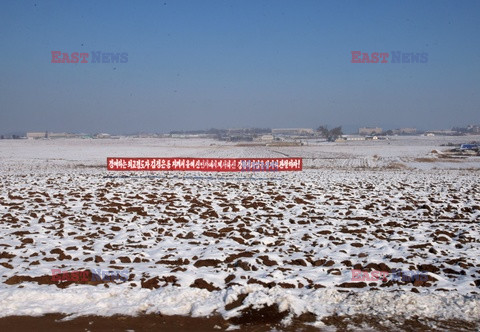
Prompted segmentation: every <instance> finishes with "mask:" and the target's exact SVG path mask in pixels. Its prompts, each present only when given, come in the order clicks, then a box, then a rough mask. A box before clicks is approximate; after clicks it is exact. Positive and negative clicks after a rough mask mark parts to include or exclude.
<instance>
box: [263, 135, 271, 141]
mask: <svg viewBox="0 0 480 332" xmlns="http://www.w3.org/2000/svg"><path fill="white" fill-rule="evenodd" d="M260 140H262V141H273V135H263V136H262V137H260Z"/></svg>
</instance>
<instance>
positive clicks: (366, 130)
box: [358, 127, 383, 135]
mask: <svg viewBox="0 0 480 332" xmlns="http://www.w3.org/2000/svg"><path fill="white" fill-rule="evenodd" d="M382 132H383V129H382V128H379V127H362V128H359V129H358V134H359V135H374V134H381V133H382Z"/></svg>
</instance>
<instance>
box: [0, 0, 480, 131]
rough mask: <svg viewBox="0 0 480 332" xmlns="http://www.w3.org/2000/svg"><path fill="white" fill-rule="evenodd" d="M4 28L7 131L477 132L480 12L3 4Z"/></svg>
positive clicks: (441, 5)
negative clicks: (102, 56) (380, 56)
mask: <svg viewBox="0 0 480 332" xmlns="http://www.w3.org/2000/svg"><path fill="white" fill-rule="evenodd" d="M0 31H1V32H0V47H1V53H0V61H1V64H0V133H9V132H22V131H44V130H49V131H69V132H87V133H94V132H111V133H135V132H168V131H170V130H185V129H187V130H188V129H208V128H211V127H217V128H235V127H317V126H318V125H324V124H326V125H329V126H336V125H342V126H343V127H344V128H345V129H347V131H353V130H355V129H356V128H357V127H359V126H380V127H384V128H398V127H417V128H420V129H435V128H450V127H451V126H459V125H466V124H470V123H480V93H479V91H480V65H479V63H480V43H479V42H478V41H479V36H480V2H479V1H433V0H432V1H385V0H383V1H301V0H300V1H277V0H270V1H261V0H255V1H254V0H251V1H249V0H246V1H208V0H206V1H168V0H165V1H75V2H74V1H14V0H12V1H5V0H3V1H1V2H0ZM51 51H61V52H67V53H72V52H87V53H90V57H91V52H92V51H102V52H126V53H128V62H127V63H116V64H112V63H109V64H104V63H100V64H98V63H91V62H89V63H86V64H80V63H77V64H73V63H70V64H67V63H65V64H57V63H51ZM351 51H362V52H368V53H372V52H388V53H390V52H392V51H402V52H415V53H416V52H419V53H421V52H426V53H428V62H427V63H423V64H420V63H413V64H412V63H410V64H393V63H390V62H389V63H387V64H373V63H372V64H353V63H351V62H350V61H351Z"/></svg>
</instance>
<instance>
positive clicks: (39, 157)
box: [0, 137, 480, 325]
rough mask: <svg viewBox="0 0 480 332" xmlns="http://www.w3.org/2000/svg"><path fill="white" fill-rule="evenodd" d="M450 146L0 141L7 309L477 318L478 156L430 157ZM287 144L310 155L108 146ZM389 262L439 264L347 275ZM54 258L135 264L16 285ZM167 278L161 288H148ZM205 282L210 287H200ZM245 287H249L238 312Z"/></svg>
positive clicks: (0, 269)
mask: <svg viewBox="0 0 480 332" xmlns="http://www.w3.org/2000/svg"><path fill="white" fill-rule="evenodd" d="M472 140H479V139H478V137H469V138H468V141H472ZM450 142H453V143H456V144H457V143H458V144H459V143H461V142H465V138H464V137H462V138H458V137H448V138H437V137H433V138H432V137H408V138H402V137H394V138H392V139H391V140H389V141H380V142H372V141H369V142H366V141H365V142H345V143H322V142H314V141H310V142H307V143H308V145H304V146H301V147H262V146H252V147H245V146H235V145H233V144H231V143H220V142H216V141H210V140H200V139H192V140H186V139H119V140H76V139H72V140H38V141H31V140H28V141H27V140H15V141H13V140H0V169H2V173H1V176H0V186H1V187H2V191H1V192H0V215H1V216H2V217H1V220H2V222H1V223H0V273H1V275H2V277H1V279H0V280H1V281H2V282H1V283H0V307H2V308H3V309H4V310H3V311H2V312H1V313H0V315H2V316H8V315H42V314H45V313H53V312H60V313H65V314H69V315H73V316H78V315H87V314H99V315H113V314H135V313H162V314H165V315H173V314H180V315H191V316H195V317H199V316H208V315H211V314H214V313H219V314H221V315H223V316H224V317H225V318H230V317H233V316H238V315H240V314H241V311H242V310H243V309H245V308H248V307H250V306H253V307H259V306H263V305H271V304H277V305H278V307H279V309H280V310H282V311H284V310H287V311H288V312H289V313H290V315H289V317H290V318H291V316H292V315H295V316H298V315H300V314H302V313H304V312H310V313H314V314H315V315H317V319H318V320H319V319H321V318H322V317H327V316H329V315H334V314H335V315H340V314H346V315H355V314H364V315H369V314H370V315H381V316H385V317H388V316H403V317H406V318H408V317H410V316H411V315H416V316H418V317H431V318H432V317H434V318H439V319H450V318H457V319H464V320H474V319H478V317H480V292H479V287H480V286H479V284H480V259H479V257H480V246H479V242H478V239H479V237H480V236H479V235H480V230H479V224H478V223H479V220H480V183H479V182H480V181H479V178H478V171H479V169H480V159H479V157H475V156H469V157H466V158H464V159H459V160H455V161H452V160H450V159H448V158H447V159H445V158H439V157H438V155H439V154H438V153H432V151H434V150H437V151H440V154H441V151H443V150H446V149H448V148H447V147H443V146H441V144H445V143H450ZM285 155H288V156H291V157H303V158H305V159H304V167H305V170H304V171H302V172H290V173H276V172H271V173H252V174H246V173H241V174H232V173H221V174H216V173H197V172H182V173H181V172H178V173H174V172H171V173H162V172H150V173H149V172H137V173H129V172H125V173H123V172H121V173H118V172H115V173H112V172H108V171H106V157H115V156H121V157H217V158H222V157H226V158H242V157H259V158H260V157H265V158H267V157H283V156H285ZM98 258H100V259H98ZM379 264H384V265H381V266H382V267H387V268H388V269H395V268H396V269H401V270H404V271H420V270H421V269H428V270H429V271H427V272H426V273H427V274H428V276H429V281H428V282H427V283H426V284H419V285H414V284H413V283H409V282H393V283H391V282H388V283H382V282H381V281H379V282H366V284H365V287H361V288H356V287H351V286H348V285H347V286H345V285H344V284H346V283H347V284H348V283H351V282H352V281H351V270H352V269H353V268H360V269H362V270H367V271H369V270H371V269H377V268H378V266H379ZM357 265H358V266H357ZM355 266H357V267H355ZM369 266H370V267H369ZM372 266H373V267H372ZM51 269H61V270H62V271H78V270H88V269H104V270H110V271H120V270H128V271H129V280H128V281H127V282H110V283H107V284H105V285H107V286H108V287H106V286H105V285H104V284H99V285H89V284H75V283H73V284H71V285H69V286H68V287H66V288H58V287H57V286H55V285H53V284H51V285H47V284H39V283H37V282H35V281H30V282H29V281H26V280H24V281H22V282H19V283H13V284H12V282H10V284H7V283H6V282H7V280H10V281H11V280H14V279H12V278H13V277H22V278H24V277H42V276H50V275H51ZM231 276H233V279H231V278H230V279H229V277H231ZM169 278H170V279H169ZM47 279H48V278H47ZM154 279H157V283H158V285H157V286H155V287H151V288H152V289H149V288H145V287H142V285H145V284H146V283H147V282H148V281H149V280H154ZM199 279H201V280H202V281H203V282H205V283H206V284H209V285H210V286H211V287H213V289H212V290H210V291H209V290H207V289H205V288H202V289H200V288H196V287H192V286H193V285H194V284H195V283H196V282H197V281H198V280H199ZM173 280H175V281H173ZM197 284H198V283H197ZM342 285H344V286H342ZM197 286H198V285H197ZM289 287H290V288H289ZM415 291H416V292H415ZM241 294H247V295H248V296H247V297H246V298H245V299H244V300H243V302H242V303H241V304H239V306H237V307H235V308H233V309H230V310H227V309H226V308H225V306H226V305H228V304H231V303H233V302H234V301H235V300H237V299H238V296H239V295H241ZM412 308H414V310H412ZM318 324H319V325H321V322H320V321H318V322H317V325H318Z"/></svg>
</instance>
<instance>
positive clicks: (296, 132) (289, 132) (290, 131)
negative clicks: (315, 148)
mask: <svg viewBox="0 0 480 332" xmlns="http://www.w3.org/2000/svg"><path fill="white" fill-rule="evenodd" d="M313 134H314V131H313V129H312V128H275V129H272V135H284V136H313Z"/></svg>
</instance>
